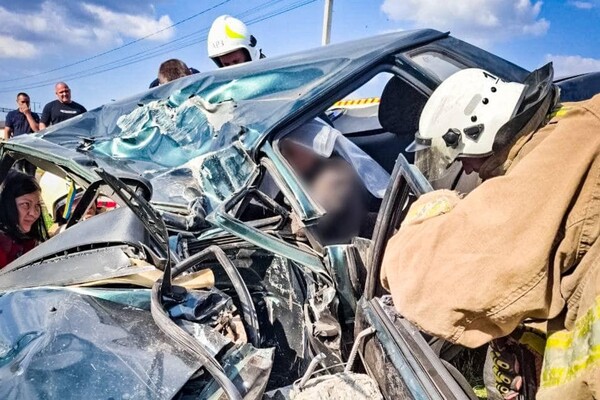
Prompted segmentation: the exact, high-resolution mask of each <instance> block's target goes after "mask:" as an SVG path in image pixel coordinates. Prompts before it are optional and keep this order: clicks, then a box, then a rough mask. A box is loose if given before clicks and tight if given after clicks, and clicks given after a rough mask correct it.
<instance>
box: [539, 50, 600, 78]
mask: <svg viewBox="0 0 600 400" xmlns="http://www.w3.org/2000/svg"><path fill="white" fill-rule="evenodd" d="M545 60H546V62H550V61H552V62H553V64H554V76H556V77H559V78H560V77H565V76H570V75H577V74H583V73H585V72H594V71H600V59H597V58H586V57H582V56H577V55H575V56H566V55H556V54H546V57H545Z"/></svg>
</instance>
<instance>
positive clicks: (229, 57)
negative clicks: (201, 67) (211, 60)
mask: <svg viewBox="0 0 600 400" xmlns="http://www.w3.org/2000/svg"><path fill="white" fill-rule="evenodd" d="M246 55H247V53H246V52H245V51H244V50H243V49H237V50H235V51H232V52H231V53H227V54H224V55H222V56H220V57H219V61H220V62H221V65H223V66H224V67H229V66H230V65H236V64H243V63H245V62H248V61H250V60H248V58H247V57H246Z"/></svg>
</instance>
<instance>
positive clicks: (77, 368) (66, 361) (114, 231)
mask: <svg viewBox="0 0 600 400" xmlns="http://www.w3.org/2000/svg"><path fill="white" fill-rule="evenodd" d="M467 67H480V68H484V69H486V70H488V71H490V72H492V73H495V74H496V75H497V76H499V77H501V78H503V79H506V80H514V81H520V80H522V79H523V78H524V77H525V76H526V75H527V71H526V70H524V69H522V68H520V67H518V66H516V65H514V64H512V63H510V62H507V61H505V60H503V59H501V58H499V57H496V56H494V55H492V54H489V53H487V52H485V51H483V50H481V49H478V48H476V47H474V46H471V45H469V44H467V43H464V42H462V41H460V40H458V39H455V38H453V37H451V36H449V34H448V33H442V32H437V31H434V30H419V31H409V32H399V33H393V34H387V35H383V36H378V37H373V38H368V39H363V40H359V41H355V42H350V43H345V44H339V45H332V46H327V47H323V48H318V49H313V50H310V51H307V52H302V53H298V54H292V55H289V56H284V57H278V58H270V59H263V60H260V61H256V62H253V63H249V64H244V65H242V66H238V67H235V68H224V69H220V70H217V71H214V72H210V73H203V74H197V75H193V76H190V77H185V78H182V79H179V80H176V81H174V82H171V83H170V84H167V85H163V86H160V87H158V88H155V89H152V90H150V91H147V92H145V93H143V94H141V95H138V96H133V97H131V98H128V99H124V100H121V101H117V102H112V103H110V104H107V105H105V106H102V107H100V108H97V109H95V110H92V111H89V112H87V113H85V114H83V115H80V116H78V117H76V118H73V119H70V120H68V121H65V122H64V123H62V124H58V125H55V126H51V127H49V128H48V129H46V130H44V131H42V132H40V133H37V134H32V135H23V136H20V137H18V138H15V139H14V140H11V141H8V142H3V143H2V144H1V147H0V179H2V180H3V179H4V177H5V176H6V174H7V172H8V170H9V169H10V168H11V166H12V165H13V164H14V163H15V162H16V161H18V160H21V159H26V160H27V161H29V162H31V163H33V164H34V165H36V166H37V167H38V168H39V169H40V170H43V171H45V172H44V173H50V174H53V175H56V176H58V177H60V178H68V179H69V181H70V182H73V185H74V186H76V188H77V189H78V190H79V191H80V192H81V195H80V198H79V201H78V203H77V205H76V207H74V209H73V211H72V213H71V215H70V216H69V218H68V220H67V221H66V222H65V229H64V230H63V231H62V232H61V233H58V234H56V235H55V236H54V237H52V238H51V239H50V240H48V241H46V242H44V243H41V244H40V245H38V246H37V247H35V248H34V249H33V250H31V251H30V252H28V253H26V254H25V255H23V256H22V257H20V258H18V259H17V260H15V261H14V262H13V263H11V264H9V265H8V266H7V267H5V268H3V269H2V270H0V291H1V296H0V321H1V324H0V326H1V327H0V360H1V364H0V382H1V384H0V397H1V398H3V399H11V398H84V397H85V398H88V399H96V398H97V399H108V398H115V399H116V398H119V399H125V398H126V399H142V398H143V399H169V398H175V399H187V398H202V399H218V398H230V399H241V398H245V399H260V398H268V399H281V398H289V397H293V398H308V396H311V393H312V396H313V397H314V393H319V392H320V393H323V387H328V388H329V391H327V392H328V393H329V392H331V393H333V394H335V393H336V392H337V393H342V394H343V393H346V394H347V395H348V396H351V397H353V398H361V397H362V398H373V399H376V398H385V399H393V398H418V399H470V398H471V399H472V398H475V394H474V392H473V389H472V387H473V382H472V381H471V380H468V379H466V378H465V377H464V371H462V370H461V369H460V365H458V367H457V366H456V365H455V364H456V363H454V364H453V363H452V362H453V361H454V360H455V359H456V358H457V357H458V355H459V354H460V353H461V351H462V349H459V348H456V347H452V346H449V345H447V344H445V343H441V342H439V341H436V340H435V339H432V338H426V337H424V336H423V335H421V334H420V333H419V332H418V331H417V330H416V329H415V328H414V327H413V326H412V325H411V324H410V323H408V322H407V321H405V320H404V319H403V318H402V317H401V316H400V315H397V313H395V311H394V308H393V305H392V304H391V299H390V298H388V297H387V296H386V295H385V293H384V292H383V290H382V288H381V285H380V284H379V268H380V263H381V259H382V255H383V250H384V248H385V244H386V242H387V240H388V238H389V237H390V236H391V234H392V233H393V232H394V230H395V229H397V227H398V226H399V224H400V221H401V220H402V218H403V215H404V214H403V213H404V212H405V210H407V207H408V205H409V204H410V203H411V202H412V201H413V200H414V199H415V198H416V197H418V196H419V195H420V194H422V193H424V192H427V191H429V190H431V189H432V185H431V182H430V181H428V180H427V179H426V178H425V176H424V174H423V172H425V173H426V172H427V171H420V170H419V169H418V168H417V167H416V166H415V165H414V164H413V161H414V160H413V159H412V158H411V155H410V154H408V155H405V154H404V149H405V147H406V146H407V145H408V144H409V143H410V142H412V140H413V139H414V133H415V132H416V130H417V124H418V118H419V115H420V112H421V109H422V107H423V106H424V104H425V102H426V100H427V98H428V96H429V95H430V94H431V93H432V91H433V90H434V89H435V88H436V87H437V85H438V84H439V83H440V82H441V81H442V80H443V79H445V78H446V77H447V76H449V75H450V74H451V73H453V72H455V71H457V70H459V69H462V68H467ZM378 83H379V84H380V86H383V90H382V91H381V93H380V97H381V103H380V104H379V106H378V114H377V121H376V123H375V124H374V125H371V126H366V125H365V126H363V127H362V128H360V127H359V128H357V129H352V127H353V126H354V127H355V128H356V127H357V126H358V125H353V124H351V123H350V124H345V126H346V128H343V129H341V130H342V133H343V134H344V135H345V136H344V137H345V138H346V139H344V140H347V141H349V142H351V143H352V144H353V145H352V146H355V147H353V148H358V149H360V151H361V152H362V153H361V154H366V155H367V156H368V158H370V159H371V160H374V162H376V163H377V164H378V165H379V166H380V167H381V168H382V170H384V171H385V172H386V174H387V181H386V182H385V184H386V187H385V188H384V192H382V193H381V198H375V199H374V201H372V202H371V204H370V209H369V210H368V211H369V213H370V214H371V216H372V217H373V218H372V224H371V227H370V229H368V230H366V231H364V232H362V233H361V234H357V235H356V236H354V237H351V238H347V240H343V241H340V242H339V243H324V242H323V241H322V240H321V238H320V237H319V235H318V234H317V233H316V232H317V229H318V226H319V224H320V223H321V221H322V220H323V219H324V218H325V217H326V215H327V213H326V210H325V209H324V207H323V206H322V205H321V204H319V203H318V202H317V201H316V200H315V199H314V198H313V195H312V193H311V191H310V190H309V189H308V188H307V185H306V183H305V182H304V181H303V180H302V179H301V178H300V176H299V174H298V172H297V171H295V170H294V168H292V166H291V165H290V163H289V162H288V161H287V160H286V158H285V157H284V156H283V155H282V152H281V148H280V141H281V140H282V138H284V137H285V136H286V135H287V134H289V133H290V132H292V131H294V130H296V129H298V128H299V127H301V126H303V125H305V124H307V123H309V122H310V121H314V120H315V119H316V118H320V119H321V120H322V121H324V122H323V124H324V126H325V125H329V126H331V125H332V126H333V127H336V120H337V122H338V124H339V125H340V127H341V126H342V124H341V123H340V121H342V119H343V118H344V117H343V116H342V115H343V114H344V111H343V110H338V111H337V112H334V110H332V109H331V106H332V105H333V104H334V103H335V102H336V101H338V100H340V99H343V98H345V97H346V96H348V95H349V94H351V93H353V92H354V91H355V90H358V89H360V88H361V87H369V86H377V84H378ZM327 110H329V111H327ZM340 118H342V119H340ZM337 140H341V139H339V138H338V139H335V141H337ZM407 158H408V160H407ZM356 171H357V173H358V174H360V173H361V171H363V170H361V169H360V168H357V169H356ZM361 179H362V182H363V183H365V185H368V183H369V182H372V176H370V175H368V176H362V177H361ZM273 188H274V189H275V190H272V189H273ZM100 197H102V198H108V199H110V201H112V202H114V203H115V205H114V207H111V209H110V210H107V211H105V212H103V213H99V214H97V215H94V216H92V217H91V218H84V215H86V212H87V211H88V209H89V208H90V207H91V206H92V205H93V204H96V202H97V199H98V198H100ZM294 224H295V225H298V226H300V227H301V228H302V232H303V234H302V235H299V234H298V232H297V231H295V230H294V229H293V225H294ZM328 385H329V386H328ZM333 394H332V396H333ZM302 396H304V397H302Z"/></svg>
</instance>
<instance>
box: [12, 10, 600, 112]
mask: <svg viewBox="0 0 600 400" xmlns="http://www.w3.org/2000/svg"><path fill="white" fill-rule="evenodd" d="M323 8H324V0H314V1H311V0H273V1H267V0H193V1H192V0H189V1H188V0H185V1H183V0H180V1H175V0H156V1H154V2H147V1H142V0H78V1H75V0H42V1H40V0H20V1H14V0H10V1H9V0H0V65H1V68H0V107H9V108H12V107H14V106H15V96H16V93H17V92H19V91H21V90H22V91H25V92H27V93H29V94H30V96H31V98H32V102H34V103H35V106H36V107H37V108H38V111H40V112H41V107H43V105H44V104H45V103H47V102H49V101H51V100H54V99H55V96H54V83H55V82H57V81H60V80H64V81H66V82H67V83H68V84H69V85H70V87H71V89H72V92H73V99H74V100H75V101H77V102H79V103H81V104H83V105H84V106H86V107H87V108H88V109H91V108H94V107H97V106H99V105H101V104H104V103H106V102H109V101H111V99H120V98H123V97H128V96H129V95H132V94H135V93H139V92H142V91H144V90H145V89H146V88H147V87H148V84H149V82H150V81H151V80H152V79H154V78H155V77H156V72H157V70H158V66H159V65H160V63H161V62H162V61H164V60H166V59H169V58H180V59H182V60H184V61H185V62H186V63H187V64H188V65H189V66H192V67H195V68H197V69H199V70H201V71H207V70H211V69H214V68H215V65H214V64H213V63H212V61H210V60H209V59H208V57H207V56H206V42H205V38H206V33H207V31H208V28H209V27H210V24H211V23H212V21H213V19H214V18H216V17H217V16H219V15H221V14H230V15H234V16H242V17H243V18H242V19H243V20H246V21H257V22H255V23H252V24H251V25H250V29H251V31H252V32H253V34H254V35H255V36H256V37H257V39H258V43H259V46H260V47H261V48H262V49H263V52H264V53H265V54H266V55H267V56H276V55H280V54H285V53H289V52H294V51H298V50H305V49H310V48H312V47H317V46H319V45H320V44H321V31H322V21H323ZM289 9H291V10H289ZM286 10H289V11H286ZM197 14H199V15H197ZM277 14H279V15H277ZM194 15H196V16H194ZM192 16H194V17H192ZM190 17H192V18H190ZM186 19H187V20H186ZM260 19H263V20H262V21H260ZM180 21H183V22H180ZM178 22H180V23H178ZM173 24H177V25H176V26H175V27H173V28H169V26H171V25H173ZM425 27H428V28H436V29H439V30H449V31H451V32H452V34H453V35H454V36H456V37H458V38H460V39H463V40H466V41H468V42H470V43H473V44H475V45H478V46H480V47H483V48H484V49H486V50H488V51H491V52H493V53H495V54H498V55H500V56H501V57H504V58H506V59H508V60H510V61H512V62H514V63H516V64H519V65H521V66H523V67H525V68H528V69H532V68H535V67H537V66H540V65H542V64H544V63H545V62H547V61H550V60H553V61H554V62H555V71H556V75H557V76H564V75H569V74H574V73H579V72H586V71H595V70H600V0H585V1H572V0H552V1H551V0H547V1H544V2H542V1H530V0H460V1H444V0H334V7H333V22H332V33H331V41H332V43H338V42H343V41H347V40H351V39H357V38H362V37H367V36H373V35H377V34H381V33H385V32H389V31H393V30H405V29H412V28H425ZM131 42H134V43H131ZM128 43H131V44H128ZM119 46H124V47H122V48H118V47H119ZM102 53H105V54H102ZM140 58H143V60H141V61H139V62H136V63H131V64H130V65H127V66H124V67H120V68H114V67H119V66H121V65H123V64H125V63H126V62H130V61H138V60H140ZM69 64H74V65H70V66H67V65H69ZM65 66H67V67H65ZM111 68H114V69H111ZM107 69H111V70H109V71H105V72H100V71H103V70H107ZM84 75H87V76H84ZM2 117H3V115H1V114H0V118H2Z"/></svg>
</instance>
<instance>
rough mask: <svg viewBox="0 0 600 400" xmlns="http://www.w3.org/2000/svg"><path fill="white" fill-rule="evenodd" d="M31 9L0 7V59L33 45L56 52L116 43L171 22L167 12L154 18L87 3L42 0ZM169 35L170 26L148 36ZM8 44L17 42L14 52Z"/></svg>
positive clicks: (158, 38) (152, 30)
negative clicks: (69, 4) (69, 3)
mask: <svg viewBox="0 0 600 400" xmlns="http://www.w3.org/2000/svg"><path fill="white" fill-rule="evenodd" d="M31 10H32V11H11V10H10V9H8V8H7V6H0V21H2V23H0V35H2V36H4V37H5V40H3V41H2V42H0V58H7V57H9V56H8V54H11V52H12V53H13V54H15V53H22V54H28V52H30V51H31V50H32V49H33V48H37V49H38V50H39V51H40V53H39V55H44V54H51V53H53V54H56V53H60V52H61V51H64V49H65V48H67V47H68V48H69V49H70V50H74V48H82V49H90V48H98V47H100V48H102V47H108V46H117V45H120V44H122V43H123V42H125V41H126V39H129V40H130V39H138V38H141V37H145V36H147V35H149V34H151V33H154V32H156V31H159V30H161V29H165V28H167V27H168V26H169V25H171V24H172V21H171V19H170V18H169V16H168V15H163V16H161V17H158V18H157V17H155V16H153V15H146V14H142V13H139V14H128V13H125V12H116V11H112V10H110V9H108V8H106V7H105V6H98V5H94V4H91V3H89V2H88V3H76V4H75V5H71V6H69V7H67V5H66V4H65V3H63V2H58V1H56V0H44V1H43V2H41V4H40V5H39V7H37V8H35V7H32V8H31ZM173 34H174V31H173V29H166V30H164V31H162V32H160V33H158V34H156V35H153V36H151V37H149V38H148V39H149V40H166V39H169V38H171V37H172V36H173ZM6 38H10V39H12V42H11V41H8V40H7V39H6ZM11 43H13V44H14V43H18V44H19V47H21V48H20V49H19V51H18V52H17V51H15V49H13V48H11ZM21 57H23V56H21Z"/></svg>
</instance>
